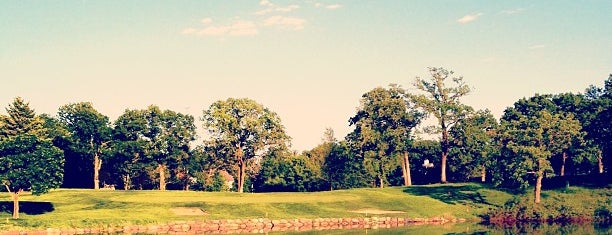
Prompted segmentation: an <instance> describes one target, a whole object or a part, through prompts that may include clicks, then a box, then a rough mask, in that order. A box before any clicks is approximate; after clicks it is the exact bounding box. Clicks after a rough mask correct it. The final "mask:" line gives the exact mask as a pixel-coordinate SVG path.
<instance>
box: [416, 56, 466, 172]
mask: <svg viewBox="0 0 612 235" xmlns="http://www.w3.org/2000/svg"><path fill="white" fill-rule="evenodd" d="M429 73H430V75H431V78H429V79H422V78H420V77H417V78H416V80H415V83H414V86H415V87H416V88H417V89H419V90H421V91H423V92H425V94H424V95H416V96H412V99H413V100H414V102H415V103H416V104H417V105H418V106H419V107H421V108H423V109H425V110H426V111H427V112H428V113H429V114H433V116H434V117H435V118H436V119H437V120H438V125H437V126H431V127H429V128H426V131H427V132H429V133H431V134H438V133H441V134H442V138H441V140H440V145H441V149H442V153H441V155H442V156H441V163H440V164H441V175H440V181H441V182H442V183H446V182H447V181H446V161H447V158H448V152H449V149H450V140H449V134H448V131H449V129H450V128H451V127H452V126H453V125H455V124H456V123H457V122H459V121H460V120H461V119H463V118H465V117H466V116H467V115H468V114H469V113H470V112H471V111H472V108H471V107H469V106H467V105H464V104H461V103H460V102H459V98H461V97H463V96H465V95H467V94H468V93H469V92H470V87H469V86H468V85H466V84H465V83H464V82H463V77H455V76H454V75H453V74H454V72H453V71H448V70H446V69H444V68H429ZM448 80H451V81H452V82H453V83H454V84H455V85H454V86H447V84H446V82H447V81H448Z"/></svg>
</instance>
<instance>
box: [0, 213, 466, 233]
mask: <svg viewBox="0 0 612 235" xmlns="http://www.w3.org/2000/svg"><path fill="white" fill-rule="evenodd" d="M463 221H465V220H463V219H446V218H441V217H438V218H398V217H370V218H317V219H278V220H276V219H264V218H260V219H233V220H206V221H175V222H169V223H162V224H150V225H129V226H122V227H111V226H109V227H98V228H70V229H53V228H49V229H46V230H32V231H9V232H0V235H29V234H48V235H60V234H100V233H104V234H108V233H128V234H129V233H149V234H206V233H221V234H227V233H267V232H273V231H309V230H335V229H380V228H391V227H401V226H410V225H422V224H444V223H449V222H463Z"/></svg>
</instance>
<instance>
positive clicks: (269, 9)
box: [255, 0, 300, 15]
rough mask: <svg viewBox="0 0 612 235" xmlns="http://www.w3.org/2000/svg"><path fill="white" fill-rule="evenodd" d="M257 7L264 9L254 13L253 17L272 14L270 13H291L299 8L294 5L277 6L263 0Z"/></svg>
mask: <svg viewBox="0 0 612 235" xmlns="http://www.w3.org/2000/svg"><path fill="white" fill-rule="evenodd" d="M259 5H262V6H265V7H266V8H264V9H261V10H259V11H256V12H255V15H265V14H268V13H272V12H291V11H294V10H296V9H299V8H300V6H299V5H295V4H294V5H289V6H285V7H282V6H277V5H274V4H273V3H271V2H270V1H268V0H263V1H261V2H259Z"/></svg>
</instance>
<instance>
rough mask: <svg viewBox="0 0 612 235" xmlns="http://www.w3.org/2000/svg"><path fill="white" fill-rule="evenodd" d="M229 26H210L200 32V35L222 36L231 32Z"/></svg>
mask: <svg viewBox="0 0 612 235" xmlns="http://www.w3.org/2000/svg"><path fill="white" fill-rule="evenodd" d="M229 30H230V27H229V26H209V27H206V28H204V29H202V30H200V31H199V32H198V34H199V35H206V36H222V35H225V34H227V32H229Z"/></svg>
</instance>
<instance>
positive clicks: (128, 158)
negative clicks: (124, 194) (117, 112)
mask: <svg viewBox="0 0 612 235" xmlns="http://www.w3.org/2000/svg"><path fill="white" fill-rule="evenodd" d="M146 129H147V120H146V118H145V115H144V113H143V112H142V111H141V110H129V109H128V110H125V112H124V113H123V114H122V115H121V116H119V117H118V118H117V120H115V123H114V128H113V138H112V142H111V149H112V154H111V157H110V158H109V159H108V162H109V164H108V165H111V166H112V169H113V173H116V174H117V176H119V177H118V178H121V182H120V183H121V184H123V189H125V190H129V189H131V187H132V179H133V178H134V177H135V176H136V174H137V173H138V170H139V169H141V168H143V164H145V160H143V159H144V158H145V157H146V149H147V141H146V139H144V138H143V137H144V133H145V132H146Z"/></svg>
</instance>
